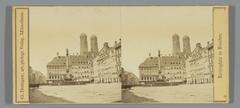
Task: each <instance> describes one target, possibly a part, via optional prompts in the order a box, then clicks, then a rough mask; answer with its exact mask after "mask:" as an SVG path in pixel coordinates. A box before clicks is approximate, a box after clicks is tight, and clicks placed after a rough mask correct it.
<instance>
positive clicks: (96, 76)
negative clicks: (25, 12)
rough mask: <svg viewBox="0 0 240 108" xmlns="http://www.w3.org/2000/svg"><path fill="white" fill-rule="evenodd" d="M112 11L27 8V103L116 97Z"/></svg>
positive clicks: (116, 34)
mask: <svg viewBox="0 0 240 108" xmlns="http://www.w3.org/2000/svg"><path fill="white" fill-rule="evenodd" d="M116 11H119V9H118V8H115V9H114V8H113V9H107V8H104V7H65V8H61V7H54V8H53V7H30V11H29V19H30V20H29V26H30V29H29V34H30V37H29V46H30V47H29V62H30V63H29V64H30V67H29V102H30V103H118V102H119V101H120V100H121V83H120V77H119V75H120V70H121V36H120V32H121V31H120V29H119V27H120V26H119V25H120V22H119V21H120V20H117V18H120V17H119V15H120V14H119V13H116ZM105 14H107V15H105ZM116 20H117V21H116ZM116 30H117V31H116ZM118 30H119V31H118Z"/></svg>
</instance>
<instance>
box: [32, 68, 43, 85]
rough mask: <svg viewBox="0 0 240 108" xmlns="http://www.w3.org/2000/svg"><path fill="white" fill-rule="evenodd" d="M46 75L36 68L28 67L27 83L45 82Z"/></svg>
mask: <svg viewBox="0 0 240 108" xmlns="http://www.w3.org/2000/svg"><path fill="white" fill-rule="evenodd" d="M45 83H46V77H45V75H44V74H43V73H42V72H40V71H37V70H34V69H32V67H29V84H45Z"/></svg>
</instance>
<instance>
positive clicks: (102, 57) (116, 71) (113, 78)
mask: <svg viewBox="0 0 240 108" xmlns="http://www.w3.org/2000/svg"><path fill="white" fill-rule="evenodd" d="M120 70H121V41H120V42H115V45H114V46H113V47H109V45H108V43H107V42H105V43H104V45H103V48H102V49H101V50H100V51H99V53H98V55H97V56H96V58H94V59H93V71H94V82H95V83H117V82H120V79H119V75H120Z"/></svg>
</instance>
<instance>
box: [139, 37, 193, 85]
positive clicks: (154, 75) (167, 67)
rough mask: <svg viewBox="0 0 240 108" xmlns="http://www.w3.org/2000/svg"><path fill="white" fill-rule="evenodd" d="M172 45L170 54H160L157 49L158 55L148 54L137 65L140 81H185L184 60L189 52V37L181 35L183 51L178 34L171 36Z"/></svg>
mask: <svg viewBox="0 0 240 108" xmlns="http://www.w3.org/2000/svg"><path fill="white" fill-rule="evenodd" d="M172 45H173V46H172V54H170V55H164V56H162V55H161V53H160V50H159V51H158V57H151V56H150V57H148V58H147V59H146V60H145V61H144V62H143V63H141V64H140V65H139V74H140V76H139V77H140V81H141V82H145V83H149V82H150V83H151V82H157V81H164V82H171V83H183V82H186V70H185V60H186V58H188V56H189V55H190V53H191V47H190V38H189V37H188V36H184V37H183V52H181V49H180V41H179V35H178V34H174V35H173V36H172Z"/></svg>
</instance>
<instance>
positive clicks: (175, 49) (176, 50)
mask: <svg viewBox="0 0 240 108" xmlns="http://www.w3.org/2000/svg"><path fill="white" fill-rule="evenodd" d="M172 42H173V43H172V44H173V49H172V55H174V56H176V55H178V54H180V53H181V50H180V41H179V36H178V34H174V35H173V36H172Z"/></svg>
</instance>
